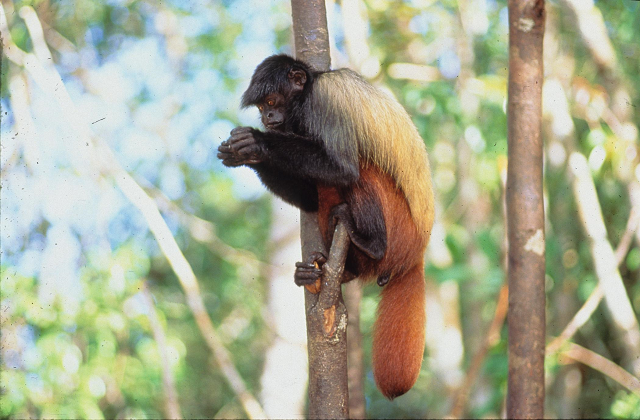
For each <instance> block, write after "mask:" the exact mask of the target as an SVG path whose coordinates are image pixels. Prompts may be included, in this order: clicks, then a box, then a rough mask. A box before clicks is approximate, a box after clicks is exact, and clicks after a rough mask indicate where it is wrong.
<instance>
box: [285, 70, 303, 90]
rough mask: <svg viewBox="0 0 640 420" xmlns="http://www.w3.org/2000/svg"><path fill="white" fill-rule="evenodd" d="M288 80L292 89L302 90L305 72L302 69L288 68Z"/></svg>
mask: <svg viewBox="0 0 640 420" xmlns="http://www.w3.org/2000/svg"><path fill="white" fill-rule="evenodd" d="M289 80H290V81H291V85H292V87H293V88H294V90H302V88H304V84H305V83H306V82H307V73H305V72H304V70H295V69H294V70H290V71H289Z"/></svg>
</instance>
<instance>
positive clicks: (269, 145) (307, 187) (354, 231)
mask: <svg viewBox="0 0 640 420" xmlns="http://www.w3.org/2000/svg"><path fill="white" fill-rule="evenodd" d="M291 70H302V71H304V72H305V73H306V79H307V80H306V83H305V85H304V88H303V89H302V91H301V92H299V93H295V94H292V95H290V93H291V80H290V78H289V74H290V71H291ZM320 74H321V73H319V72H313V71H312V70H311V68H310V67H309V66H308V65H307V64H305V63H304V62H302V61H299V60H295V59H293V58H292V57H289V56H287V55H275V56H271V57H269V58H267V59H265V60H264V61H263V62H262V63H261V64H260V65H259V66H258V67H257V68H256V70H255V72H254V74H253V76H252V78H251V84H250V85H249V88H248V89H247V90H246V92H245V93H244V94H243V96H242V106H243V107H247V106H251V105H260V104H261V103H263V101H264V99H265V97H266V96H267V95H270V94H272V93H279V94H281V95H283V96H285V97H286V98H287V103H286V105H285V106H286V109H285V121H284V124H283V127H282V129H281V130H267V131H264V132H261V131H258V130H252V135H253V138H254V140H255V143H256V144H257V145H258V146H259V147H257V148H254V149H252V150H253V151H254V152H255V150H256V149H259V150H261V152H260V153H261V154H262V156H261V159H260V160H261V161H260V162H259V163H245V164H246V165H247V166H249V167H251V168H253V169H254V170H255V171H256V173H257V174H258V176H259V177H260V179H261V180H262V182H263V183H264V185H265V186H266V187H267V188H268V189H269V190H270V191H271V192H273V193H274V194H276V195H277V196H279V197H281V198H282V199H283V200H285V201H286V202H288V203H290V204H292V205H294V206H296V207H299V208H301V209H303V210H306V211H315V210H317V209H318V190H317V188H316V186H317V185H325V186H334V187H338V188H339V191H340V195H341V196H342V198H343V199H344V201H345V203H344V204H343V205H340V206H337V207H336V209H335V212H334V216H335V217H336V218H339V219H342V220H344V222H345V224H346V225H347V226H348V228H349V229H348V230H349V232H350V237H351V241H352V243H353V244H354V245H356V246H357V247H358V248H360V249H361V250H362V251H363V252H364V253H365V254H366V255H368V256H369V257H370V258H373V259H376V260H378V259H381V258H382V257H383V255H384V253H385V251H386V246H387V237H386V227H385V222H384V216H383V214H382V208H381V205H380V202H379V199H378V197H376V196H375V192H374V191H373V190H372V189H371V188H366V186H360V187H364V188H363V189H359V191H361V193H359V194H358V195H357V196H356V195H355V194H353V193H352V192H353V188H352V187H354V186H355V185H356V183H358V181H359V177H360V168H359V162H357V161H356V162H354V161H352V160H351V159H347V158H346V157H345V156H336V155H335V154H334V153H335V152H332V150H334V149H332V148H327V147H326V141H327V139H323V138H316V137H313V136H311V135H310V134H309V132H308V130H307V128H306V127H310V126H318V125H322V124H331V123H332V121H319V119H320V118H321V117H322V116H321V115H317V114H315V113H314V112H313V108H312V106H311V104H312V99H316V100H317V99H319V98H313V83H314V81H315V79H316V78H317V77H318V76H319V75H320ZM337 88H338V87H337ZM338 111H339V110H338ZM346 117H347V118H346V119H345V120H347V121H349V120H353V118H349V116H346ZM316 119H318V121H316ZM333 123H334V124H335V121H334V122H333ZM232 139H233V136H232V138H231V139H230V140H229V141H231V140H232ZM225 143H226V142H225ZM221 151H222V150H221ZM219 157H221V158H223V157H222V156H221V155H220V154H219ZM332 230H333V229H331V231H332Z"/></svg>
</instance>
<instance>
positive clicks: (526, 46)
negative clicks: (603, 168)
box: [506, 0, 545, 418]
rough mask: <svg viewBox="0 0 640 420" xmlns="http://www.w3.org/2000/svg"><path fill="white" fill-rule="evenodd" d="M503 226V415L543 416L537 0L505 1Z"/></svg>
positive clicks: (540, 30) (540, 31)
mask: <svg viewBox="0 0 640 420" xmlns="http://www.w3.org/2000/svg"><path fill="white" fill-rule="evenodd" d="M508 7H509V100H508V101H509V103H508V109H507V118H508V143H509V164H508V169H507V193H506V200H507V229H508V237H509V262H508V265H509V268H508V270H509V274H508V276H509V315H508V316H509V318H508V321H509V379H508V395H507V417H508V418H543V417H544V347H545V290H544V286H545V281H544V280H545V236H544V205H543V192H542V161H543V151H542V146H543V143H542V137H541V125H542V82H543V72H542V69H543V64H542V39H543V36H544V23H545V21H544V20H545V9H544V7H545V4H544V0H510V1H509V4H508Z"/></svg>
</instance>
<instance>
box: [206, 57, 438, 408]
mask: <svg viewBox="0 0 640 420" xmlns="http://www.w3.org/2000/svg"><path fill="white" fill-rule="evenodd" d="M251 105H256V106H257V107H258V109H259V110H260V113H261V117H262V123H263V124H264V126H265V127H266V131H259V130H255V129H253V128H251V127H238V128H235V129H234V130H233V131H231V137H230V138H229V139H228V140H227V141H225V142H223V143H222V144H221V145H220V147H219V148H218V152H219V153H218V157H219V158H220V159H222V162H223V164H224V165H226V166H230V167H235V166H240V165H246V166H248V167H250V168H252V169H253V170H255V171H256V173H257V174H258V176H259V177H260V179H261V180H262V182H263V183H264V185H265V186H266V187H267V188H268V189H269V190H270V191H271V192H273V193H274V194H276V195H278V196H280V197H281V198H283V199H284V200H285V201H287V202H289V203H291V204H293V205H294V206H297V207H299V208H301V209H303V210H306V211H312V212H317V214H318V222H319V225H320V231H321V232H322V235H323V239H324V242H325V245H326V246H327V249H328V248H329V246H330V245H331V240H332V236H333V230H334V227H335V225H336V221H337V220H338V219H339V220H341V221H342V222H343V223H345V225H346V226H347V230H348V231H349V236H350V239H351V245H350V247H349V251H348V254H347V262H346V266H345V277H344V278H345V281H346V280H350V279H353V278H354V277H356V276H357V277H361V278H363V279H373V278H375V279H377V283H378V285H380V286H381V287H384V288H383V290H382V293H381V294H382V299H381V300H380V304H379V306H378V317H377V320H376V323H375V327H374V333H373V373H374V378H375V380H376V384H377V385H378V388H379V389H380V391H381V392H382V393H383V394H384V395H385V396H386V397H387V398H390V399H393V398H395V397H397V396H399V395H402V394H404V393H405V392H407V391H408V390H409V389H410V388H411V387H412V386H413V384H414V383H415V381H416V379H417V377H418V373H419V372H420V365H421V364H422V358H423V352H424V343H425V337H424V327H425V284H424V262H423V254H424V250H425V248H426V246H427V242H428V241H429V235H430V233H431V227H432V224H433V218H434V206H433V192H432V189H431V176H430V173H429V163H428V160H427V152H426V150H425V145H424V142H423V141H422V139H421V138H420V135H419V134H418V131H417V130H416V128H415V126H414V125H413V123H412V121H411V119H410V117H409V115H408V114H407V113H406V111H405V110H404V109H403V108H402V106H400V104H398V103H397V102H396V101H395V100H394V99H392V98H391V97H389V96H388V95H386V94H384V93H382V92H381V91H379V90H378V89H376V88H374V87H373V86H372V85H371V84H369V83H368V82H366V81H365V80H364V79H363V78H362V77H361V76H359V75H358V74H357V73H355V72H353V71H351V70H347V69H340V70H335V71H329V72H316V71H313V70H311V68H310V67H309V66H308V65H307V64H305V63H303V62H301V61H299V60H295V59H293V58H291V57H289V56H286V55H275V56H271V57H269V58H267V59H266V60H264V61H263V62H262V63H261V64H260V65H259V66H258V67H257V68H256V70H255V72H254V74H253V77H252V78H251V84H250V85H249V88H248V89H247V91H246V92H245V93H244V95H243V97H242V106H243V107H248V106H251ZM324 261H325V258H324V256H322V255H314V256H312V257H311V258H310V259H309V260H308V261H305V262H303V263H297V264H296V267H297V268H296V272H295V276H294V278H295V282H296V284H298V285H309V284H313V283H315V282H316V280H317V279H319V278H320V276H321V274H322V270H321V268H318V267H317V266H316V264H314V263H319V264H320V265H321V264H322V263H323V262H324Z"/></svg>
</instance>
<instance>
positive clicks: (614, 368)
mask: <svg viewBox="0 0 640 420" xmlns="http://www.w3.org/2000/svg"><path fill="white" fill-rule="evenodd" d="M561 354H562V355H563V356H566V357H568V358H571V359H573V360H575V361H577V362H580V363H582V364H585V365H587V366H589V367H590V368H592V369H595V370H597V371H598V372H601V373H603V374H604V375H606V376H608V377H609V378H611V379H613V380H614V381H616V382H618V383H619V384H620V385H622V386H624V387H625V388H627V389H628V390H629V391H631V392H633V393H634V394H636V395H637V396H639V397H640V380H638V378H636V377H635V376H633V375H632V374H630V373H629V372H627V371H626V370H624V369H623V368H621V367H620V366H618V365H616V364H615V363H613V362H612V361H611V360H609V359H607V358H605V357H602V356H600V355H599V354H597V353H595V352H593V351H591V350H589V349H586V348H584V347H582V346H580V345H578V344H575V343H569V348H568V349H567V350H564V351H563V352H562V353H561Z"/></svg>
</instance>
